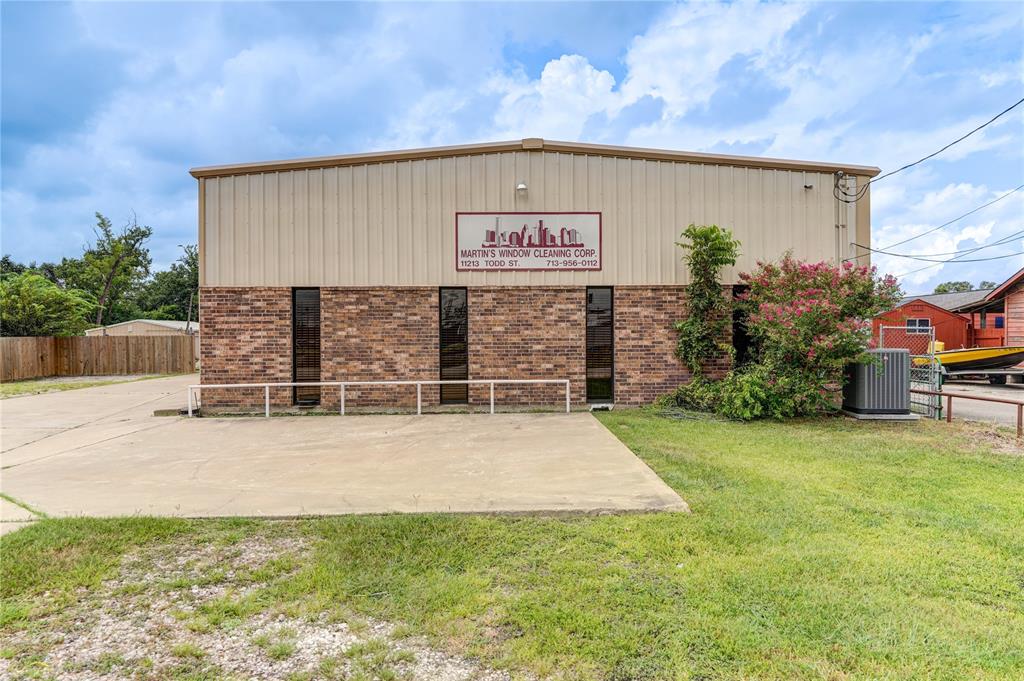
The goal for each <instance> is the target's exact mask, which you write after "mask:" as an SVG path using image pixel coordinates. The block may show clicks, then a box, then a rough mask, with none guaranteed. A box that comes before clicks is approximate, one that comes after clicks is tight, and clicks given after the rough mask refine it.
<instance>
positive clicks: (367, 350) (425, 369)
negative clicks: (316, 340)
mask: <svg viewBox="0 0 1024 681" xmlns="http://www.w3.org/2000/svg"><path fill="white" fill-rule="evenodd" d="M320 320H321V321H320V324H321V326H320V376H321V380H324V381H341V380H349V381H416V380H423V381H431V380H437V378H438V372H439V358H438V353H439V341H438V290H437V289H436V288H405V287H403V288H323V289H320ZM438 400H439V396H438V389H437V387H431V386H423V403H424V404H425V405H429V404H437V403H438ZM321 404H322V405H323V406H324V407H325V408H330V409H335V408H337V407H338V391H337V389H336V388H333V387H331V388H324V390H323V393H322V395H321ZM345 404H346V406H348V405H349V404H351V405H352V406H379V407H398V406H401V407H410V406H411V407H415V406H416V386H366V387H362V388H359V387H355V386H353V387H349V388H347V389H346V391H345Z"/></svg>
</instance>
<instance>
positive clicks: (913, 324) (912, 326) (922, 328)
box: [907, 319, 932, 333]
mask: <svg viewBox="0 0 1024 681" xmlns="http://www.w3.org/2000/svg"><path fill="white" fill-rule="evenodd" d="M931 332H932V320H930V319H908V320H907V333H931Z"/></svg>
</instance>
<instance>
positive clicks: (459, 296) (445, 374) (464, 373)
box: [438, 288, 469, 404]
mask: <svg viewBox="0 0 1024 681" xmlns="http://www.w3.org/2000/svg"><path fill="white" fill-rule="evenodd" d="M440 293H441V294H440V296H439V299H440V310H439V311H438V314H439V323H438V328H439V329H440V333H441V338H440V341H441V342H440V351H441V357H440V366H441V380H442V381H465V380H467V379H469V307H468V305H467V303H466V289H464V288H442V289H441V292H440ZM468 401H469V386H467V385H466V384H464V383H463V384H461V385H442V386H441V404H465V403H466V402H468Z"/></svg>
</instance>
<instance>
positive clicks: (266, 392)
mask: <svg viewBox="0 0 1024 681" xmlns="http://www.w3.org/2000/svg"><path fill="white" fill-rule="evenodd" d="M538 383H562V384H564V385H565V413H566V414H568V413H569V412H570V411H571V409H570V405H571V404H572V403H571V401H570V393H569V379H567V378H503V379H493V380H488V379H471V380H466V381H316V382H312V381H310V382H302V383H295V382H293V383H201V384H197V385H190V386H189V387H188V415H189V417H191V416H192V400H193V397H194V394H195V392H196V391H199V392H202V390H203V388H218V389H220V388H263V415H264V416H266V417H267V418H270V389H271V388H294V387H297V386H299V387H307V388H313V387H322V386H330V385H336V386H338V389H339V391H340V398H341V399H340V403H341V409H340V414H341V415H342V416H344V415H345V388H346V387H347V386H350V385H355V386H360V385H414V386H416V415H417V416H419V415H421V414H422V413H423V386H425V385H490V386H491V413H492V414H493V413H494V386H495V385H514V384H515V385H518V384H524V385H532V384H538Z"/></svg>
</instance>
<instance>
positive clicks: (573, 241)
mask: <svg viewBox="0 0 1024 681" xmlns="http://www.w3.org/2000/svg"><path fill="white" fill-rule="evenodd" d="M502 220H503V218H501V217H499V216H496V217H495V218H494V228H493V229H488V230H486V231H485V232H484V241H483V243H482V244H480V247H481V248H501V247H511V248H578V247H581V246H583V239H582V238H581V236H580V233H579V231H577V230H576V229H574V228H572V227H561V228H559V230H558V236H557V237H556V236H555V233H554V232H553V231H551V230H549V229H548V228H547V227H545V226H544V219H543V218H540V219H538V220H537V221H536V223H535V224H533V225H531V224H529V223H523V225H522V227H520V228H519V229H510V230H507V231H503V230H502ZM517 222H518V220H517Z"/></svg>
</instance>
